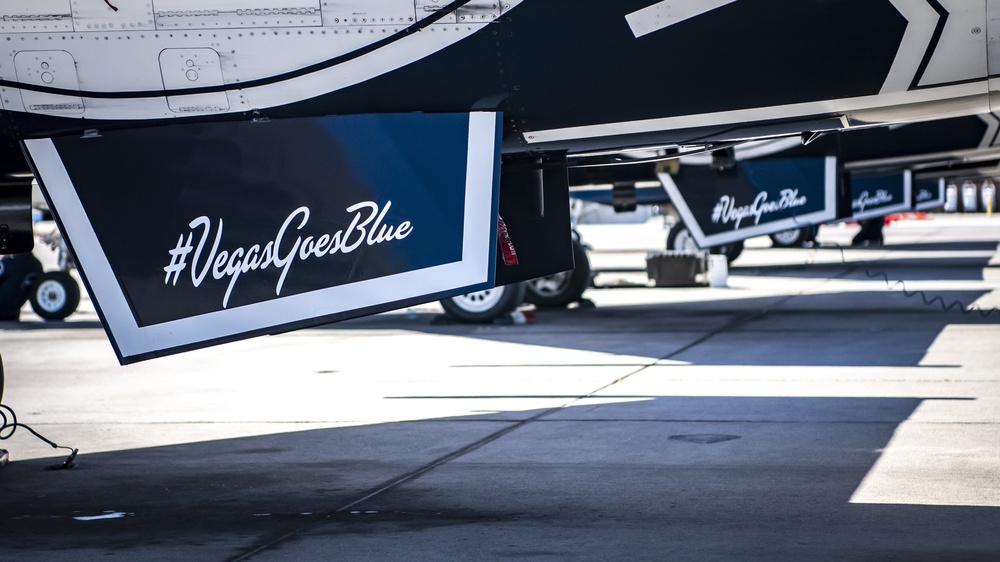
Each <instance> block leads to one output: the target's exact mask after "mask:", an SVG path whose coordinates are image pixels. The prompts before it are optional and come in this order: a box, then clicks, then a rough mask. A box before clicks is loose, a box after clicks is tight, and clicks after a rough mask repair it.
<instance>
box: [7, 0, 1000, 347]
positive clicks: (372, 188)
mask: <svg viewBox="0 0 1000 562" xmlns="http://www.w3.org/2000/svg"><path fill="white" fill-rule="evenodd" d="M997 10H1000V7H998V5H997V4H996V3H995V2H957V1H947V2H945V1H943V0H942V1H939V0H764V1H756V2H751V1H749V0H699V1H698V2H692V1H689V0H662V1H658V0H621V1H616V2H607V1H600V0H581V1H577V2H572V3H570V2H555V1H551V0H549V1H544V0H505V1H497V0H457V1H451V2H449V1H447V0H343V1H338V2H324V1H320V0H147V1H145V2H125V1H124V0H7V1H5V2H3V3H2V4H0V102H2V119H0V129H2V133H3V138H4V139H5V142H4V143H3V144H2V145H0V174H3V177H4V186H5V187H3V194H4V195H3V198H4V201H5V202H8V201H9V204H6V203H5V204H4V205H2V206H0V207H2V208H3V209H4V211H2V213H3V214H0V224H2V225H4V226H6V229H5V230H4V229H0V252H5V253H12V252H14V251H18V250H21V251H23V250H25V249H26V248H28V247H30V244H31V230H30V219H25V218H24V216H25V215H24V212H23V209H24V208H25V207H26V204H25V203H24V200H25V197H27V196H26V195H23V194H24V193H25V192H30V189H23V188H24V187H26V186H28V185H29V182H30V180H31V178H32V177H34V178H36V179H37V180H38V182H39V183H40V185H41V186H42V189H43V191H44V193H45V196H46V198H47V200H48V202H49V205H50V207H51V209H52V211H53V213H54V215H55V218H56V220H57V222H58V224H59V227H60V229H61V231H62V232H63V234H64V236H65V237H66V239H67V241H68V243H69V245H70V246H71V248H72V250H73V253H74V255H75V257H76V258H77V265H78V267H79V270H80V272H81V275H82V277H83V279H84V281H85V284H86V285H87V288H88V290H89V291H90V294H91V296H92V297H93V300H94V301H95V303H96V305H97V308H98V312H99V314H100V316H101V319H102V321H103V322H104V323H105V326H106V328H107V330H108V334H109V336H110V338H111V341H112V344H113V346H114V348H115V351H116V353H117V355H118V358H119V360H120V361H121V362H123V363H128V362H133V361H138V360H142V359H147V358H150V357H156V356H160V355H165V354H170V353H176V352H180V351H184V350H188V349H194V348H197V347H203V346H205V345H209V344H213V343H220V342H225V341H232V340H236V339H241V338H245V337H250V336H255V335H261V334H268V333H277V332H281V331H287V330H291V329H295V328H301V327H306V326H311V325H315V324H321V323H327V322H331V321H336V320H340V319H344V318H350V317H354V316H359V315H363V314H369V313H374V312H379V311H384V310H389V309H392V308H398V307H401V306H406V305H408V304H412V303H417V302H423V301H428V300H437V299H440V298H445V297H448V296H453V295H458V294H463V293H468V292H470V291H475V290H479V289H488V288H490V287H493V286H494V284H504V283H509V282H513V281H518V280H523V279H530V278H534V277H538V276H540V275H545V274H548V273H552V272H556V271H561V270H565V269H570V268H571V267H572V264H573V247H572V241H571V234H570V227H569V211H568V198H567V196H566V195H567V189H568V182H567V179H566V177H567V169H568V166H572V165H578V164H581V163H586V162H595V161H599V160H601V159H605V158H608V157H609V156H610V157H612V158H614V155H615V154H618V153H620V152H621V151H623V150H626V149H638V148H645V149H649V148H668V149H674V148H676V149H677V151H678V152H679V153H684V152H686V151H689V150H691V149H699V150H717V149H719V148H720V147H723V146H729V144H728V143H739V142H744V141H748V140H759V139H764V138H775V137H784V136H789V135H794V136H796V137H798V136H799V135H801V134H805V136H804V138H812V136H814V135H816V134H819V133H823V132H826V131H838V130H851V129H856V128H865V127H872V126H878V125H885V124H893V123H905V122H912V121H926V120H930V119H944V118H953V117H960V116H965V115H974V114H984V113H989V112H990V111H991V95H994V88H993V87H991V79H990V76H991V75H992V74H994V73H995V71H994V72H991V68H995V67H996V65H997V64H998V62H1000V61H995V60H992V61H991V60H990V56H991V55H990V53H997V52H1000V49H998V46H1000V39H996V37H997V34H996V33H991V30H990V29H988V25H989V24H990V23H991V22H993V21H996V20H997V18H998V17H1000V15H998V14H997V13H995V12H996V11H997ZM991 37H992V38H991ZM994 56H995V55H994ZM498 217H499V218H498ZM501 219H502V220H501ZM514 264H516V265H514Z"/></svg>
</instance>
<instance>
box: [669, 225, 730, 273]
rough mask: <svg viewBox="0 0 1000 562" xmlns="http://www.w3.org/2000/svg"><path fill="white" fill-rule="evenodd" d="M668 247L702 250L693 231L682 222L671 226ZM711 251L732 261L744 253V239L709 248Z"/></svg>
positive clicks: (670, 248)
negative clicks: (692, 234)
mask: <svg viewBox="0 0 1000 562" xmlns="http://www.w3.org/2000/svg"><path fill="white" fill-rule="evenodd" d="M667 249H668V250H676V251H694V252H696V251H698V250H701V248H700V247H699V246H698V243H697V242H695V241H694V236H691V231H690V230H688V227H687V226H685V225H684V223H682V222H679V223H677V224H675V225H674V226H672V227H671V228H670V232H669V233H668V234H667ZM709 252H710V253H712V254H717V255H722V256H726V261H727V262H729V263H732V262H733V261H734V260H735V259H736V258H738V257H740V254H742V253H743V241H739V242H733V243H731V244H722V245H719V246H713V247H712V248H710V249H709Z"/></svg>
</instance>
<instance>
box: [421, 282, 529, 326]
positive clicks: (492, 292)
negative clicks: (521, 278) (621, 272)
mask: <svg viewBox="0 0 1000 562" xmlns="http://www.w3.org/2000/svg"><path fill="white" fill-rule="evenodd" d="M524 292H525V288H524V283H513V284H511V285H501V286H499V287H493V288H492V289H486V290H484V291H475V292H472V293H466V294H464V295H459V296H457V297H451V298H450V299H443V300H442V301H441V307H442V308H444V311H445V313H447V315H448V316H449V317H450V318H452V319H454V320H457V321H459V322H465V323H469V324H486V323H489V322H492V321H494V320H497V319H499V318H503V317H504V316H505V315H506V314H509V313H511V312H513V311H514V310H516V309H517V307H519V306H521V303H523V302H524Z"/></svg>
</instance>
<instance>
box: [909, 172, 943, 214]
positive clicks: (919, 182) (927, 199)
mask: <svg viewBox="0 0 1000 562" xmlns="http://www.w3.org/2000/svg"><path fill="white" fill-rule="evenodd" d="M944 190H945V180H944V178H927V179H915V180H914V181H913V210H914V211H929V210H931V209H937V208H938V207H943V206H944V193H945V191H944Z"/></svg>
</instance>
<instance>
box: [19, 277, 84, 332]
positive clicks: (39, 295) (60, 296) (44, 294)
mask: <svg viewBox="0 0 1000 562" xmlns="http://www.w3.org/2000/svg"><path fill="white" fill-rule="evenodd" d="M28 298H29V300H30V301H31V309H32V310H34V311H35V314H37V315H39V316H41V317H42V318H44V319H45V320H63V319H64V318H66V317H67V316H69V315H70V314H73V312H75V311H76V307H78V306H80V286H79V285H77V283H76V279H73V276H72V275H70V274H69V273H67V272H65V271H49V272H47V273H43V274H41V275H39V276H38V277H37V278H36V279H35V283H34V284H33V285H32V286H31V292H30V294H29V296H28Z"/></svg>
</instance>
